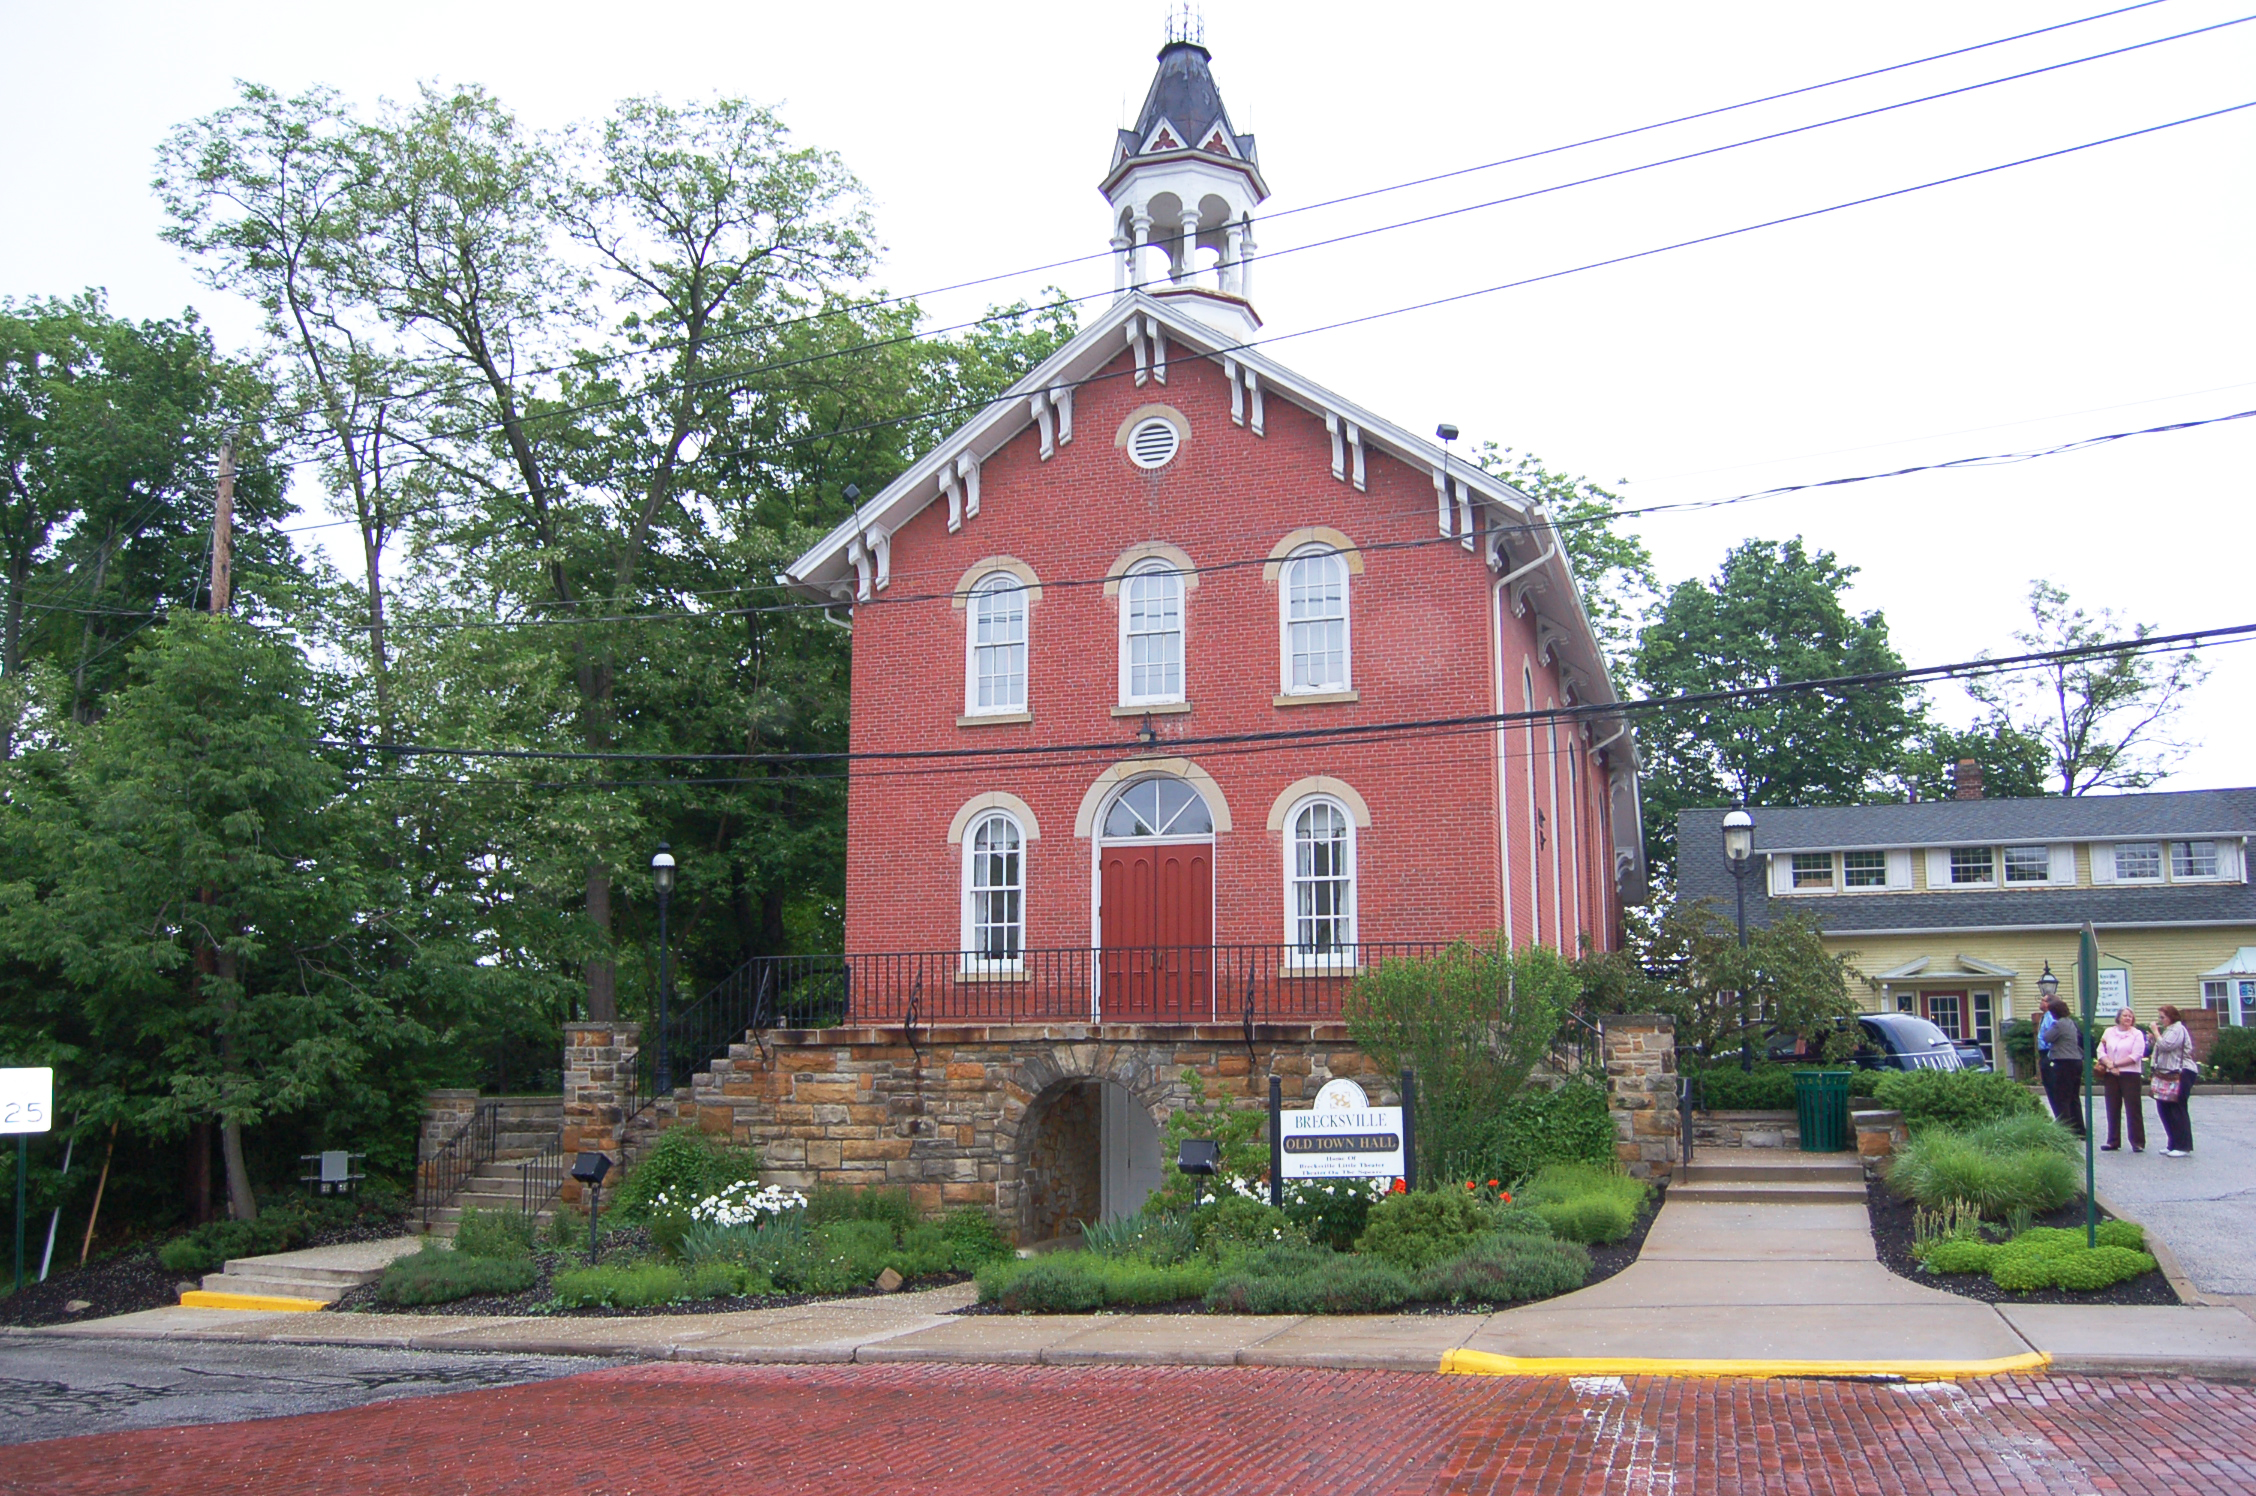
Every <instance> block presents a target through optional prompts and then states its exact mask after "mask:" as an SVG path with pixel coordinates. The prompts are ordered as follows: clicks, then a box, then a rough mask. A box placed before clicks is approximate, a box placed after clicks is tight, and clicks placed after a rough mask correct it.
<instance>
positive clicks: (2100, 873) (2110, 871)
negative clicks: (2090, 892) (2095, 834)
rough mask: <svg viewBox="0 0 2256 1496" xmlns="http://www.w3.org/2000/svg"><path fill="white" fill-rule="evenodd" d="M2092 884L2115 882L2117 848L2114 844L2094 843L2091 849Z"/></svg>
mask: <svg viewBox="0 0 2256 1496" xmlns="http://www.w3.org/2000/svg"><path fill="white" fill-rule="evenodd" d="M2091 860H2092V882H2094V883H2112V882H2114V881H2115V846H2114V843H2112V842H2093V843H2092V849H2091Z"/></svg>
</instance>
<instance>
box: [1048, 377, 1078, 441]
mask: <svg viewBox="0 0 2256 1496" xmlns="http://www.w3.org/2000/svg"><path fill="white" fill-rule="evenodd" d="M1050 409H1051V410H1053V411H1055V412H1056V413H1057V444H1058V445H1059V446H1061V447H1063V446H1067V445H1069V444H1070V443H1071V442H1072V441H1073V386H1072V385H1070V384H1053V385H1051V386H1050Z"/></svg>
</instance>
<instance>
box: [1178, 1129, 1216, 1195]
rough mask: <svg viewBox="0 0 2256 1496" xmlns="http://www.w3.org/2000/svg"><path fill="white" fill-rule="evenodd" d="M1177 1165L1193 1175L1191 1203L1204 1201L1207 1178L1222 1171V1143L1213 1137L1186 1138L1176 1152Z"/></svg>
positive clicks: (1184, 1171)
mask: <svg viewBox="0 0 2256 1496" xmlns="http://www.w3.org/2000/svg"><path fill="white" fill-rule="evenodd" d="M1175 1167H1176V1168H1177V1169H1179V1170H1181V1171H1182V1172H1183V1173H1185V1174H1188V1175H1190V1176H1191V1179H1192V1181H1193V1182H1192V1185H1191V1205H1192V1207H1193V1208H1194V1209H1195V1208H1196V1207H1197V1206H1199V1205H1200V1204H1202V1203H1204V1199H1205V1195H1206V1180H1207V1179H1209V1178H1210V1177H1212V1176H1213V1175H1216V1174H1219V1173H1221V1172H1222V1145H1221V1144H1220V1143H1217V1142H1216V1141H1215V1140H1214V1139H1212V1138H1185V1139H1183V1143H1182V1146H1181V1147H1180V1148H1178V1149H1177V1150H1176V1152H1175Z"/></svg>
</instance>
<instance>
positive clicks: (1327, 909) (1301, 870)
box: [1285, 796, 1355, 961]
mask: <svg viewBox="0 0 2256 1496" xmlns="http://www.w3.org/2000/svg"><path fill="white" fill-rule="evenodd" d="M1285 939H1286V942H1287V943H1288V944H1289V945H1290V946H1291V947H1292V955H1293V958H1294V959H1296V960H1300V961H1307V960H1311V959H1325V958H1329V957H1334V956H1339V955H1344V954H1347V953H1349V952H1351V951H1352V950H1353V947H1354V945H1355V817H1354V816H1353V815H1351V814H1349V812H1348V809H1347V807H1346V806H1344V805H1342V804H1341V803H1340V802H1339V801H1337V800H1334V799H1332V798H1330V797H1329V796H1317V797H1312V798H1310V799H1307V800H1303V801H1301V802H1300V804H1298V805H1296V806H1294V807H1293V809H1292V812H1291V814H1290V815H1288V816H1287V817H1286V818H1285Z"/></svg>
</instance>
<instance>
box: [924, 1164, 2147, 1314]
mask: <svg viewBox="0 0 2256 1496" xmlns="http://www.w3.org/2000/svg"><path fill="white" fill-rule="evenodd" d="M1667 1193H1668V1185H1667V1183H1666V1182H1665V1181H1663V1182H1661V1183H1659V1184H1658V1185H1657V1186H1656V1187H1655V1188H1654V1190H1653V1193H1652V1195H1651V1197H1650V1198H1649V1200H1648V1202H1647V1205H1646V1210H1645V1214H1644V1215H1642V1216H1640V1217H1638V1220H1637V1224H1636V1225H1635V1226H1633V1227H1631V1228H1630V1232H1629V1235H1627V1236H1625V1237H1623V1238H1622V1239H1621V1240H1620V1241H1610V1242H1604V1243H1601V1244H1600V1245H1598V1246H1595V1247H1592V1248H1591V1249H1590V1276H1589V1277H1588V1278H1587V1279H1585V1280H1584V1281H1583V1285H1582V1286H1583V1287H1584V1288H1588V1287H1589V1286H1590V1285H1591V1284H1593V1283H1603V1282H1605V1281H1606V1280H1607V1279H1608V1278H1611V1277H1612V1276H1613V1275H1614V1274H1616V1273H1618V1272H1620V1271H1621V1270H1622V1269H1623V1268H1625V1267H1628V1266H1629V1265H1630V1264H1631V1263H1633V1262H1635V1261H1636V1260H1637V1254H1638V1253H1639V1252H1642V1251H1643V1250H1645V1237H1646V1234H1647V1233H1648V1232H1650V1231H1651V1230H1652V1229H1653V1220H1654V1218H1655V1217H1656V1216H1658V1215H1659V1214H1660V1213H1661V1202H1662V1200H1663V1198H1664V1197H1665V1196H1666V1195H1667ZM1984 1281H1987V1280H1984ZM1570 1291H1577V1290H1570ZM1541 1302H1542V1301H1541V1300H1540V1299H1521V1300H1516V1301H1514V1302H1513V1303H1511V1304H1503V1305H1498V1304H1404V1305H1401V1306H1400V1307H1399V1308H1396V1309H1392V1310H1389V1311H1388V1312H1389V1313H1391V1314H1494V1313H1495V1312H1496V1311H1497V1310H1498V1309H1499V1308H1506V1309H1516V1308H1518V1307H1519V1306H1520V1305H1521V1304H1523V1303H1526V1304H1535V1303H1541ZM2170 1302H2171V1303H2176V1302H2177V1300H2175V1299H2172V1300H2171V1301H2170ZM955 1312H956V1313H958V1314H1009V1313H1013V1312H1016V1311H1013V1310H1008V1309H1005V1308H1004V1307H1003V1306H1002V1305H1000V1304H967V1305H965V1306H964V1307H963V1308H961V1309H958V1310H956V1311H955ZM1090 1312H1091V1313H1094V1314H1204V1313H1206V1301H1205V1300H1204V1299H1176V1300H1174V1301H1173V1302H1172V1303H1166V1304H1115V1305H1110V1306H1108V1307H1106V1308H1103V1309H1096V1310H1092V1311H1090Z"/></svg>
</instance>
